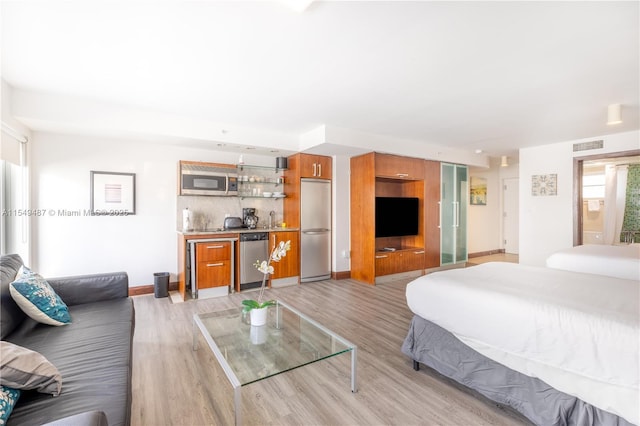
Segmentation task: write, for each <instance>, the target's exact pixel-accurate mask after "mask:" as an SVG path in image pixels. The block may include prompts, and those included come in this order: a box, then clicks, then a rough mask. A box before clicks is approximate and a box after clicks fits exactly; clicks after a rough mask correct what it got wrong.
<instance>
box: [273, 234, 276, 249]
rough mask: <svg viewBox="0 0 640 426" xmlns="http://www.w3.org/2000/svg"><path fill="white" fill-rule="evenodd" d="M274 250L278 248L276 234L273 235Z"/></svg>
mask: <svg viewBox="0 0 640 426" xmlns="http://www.w3.org/2000/svg"><path fill="white" fill-rule="evenodd" d="M273 248H276V234H273Z"/></svg>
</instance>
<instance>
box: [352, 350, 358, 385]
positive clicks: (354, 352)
mask: <svg viewBox="0 0 640 426" xmlns="http://www.w3.org/2000/svg"><path fill="white" fill-rule="evenodd" d="M357 358H358V348H357V347H356V346H354V347H353V349H351V392H358V383H357V371H356V370H357V365H356V363H357Z"/></svg>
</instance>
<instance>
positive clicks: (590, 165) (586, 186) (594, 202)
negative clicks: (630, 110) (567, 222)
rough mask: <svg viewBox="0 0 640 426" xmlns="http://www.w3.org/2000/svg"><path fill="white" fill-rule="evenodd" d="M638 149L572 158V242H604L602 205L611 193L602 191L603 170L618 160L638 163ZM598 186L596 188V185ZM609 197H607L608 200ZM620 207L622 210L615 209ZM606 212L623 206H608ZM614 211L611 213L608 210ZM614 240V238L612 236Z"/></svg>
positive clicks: (605, 205)
mask: <svg viewBox="0 0 640 426" xmlns="http://www.w3.org/2000/svg"><path fill="white" fill-rule="evenodd" d="M639 161H640V150H633V151H624V152H617V153H611V154H601V155H592V156H588V157H580V158H574V160H573V177H574V180H573V198H574V203H573V245H574V246H578V245H582V244H605V243H607V241H608V239H607V238H606V237H605V228H606V227H607V224H606V222H607V220H606V218H605V209H607V208H609V209H611V204H612V203H613V202H612V201H610V200H611V199H615V194H613V196H612V194H605V190H604V186H605V179H604V175H605V170H606V168H607V167H612V166H616V165H618V164H622V163H626V164H628V163H638V162H639ZM600 186H601V187H602V188H601V189H599V188H598V187H600ZM608 200H609V201H608ZM615 209H617V210H620V209H622V211H616V210H615ZM608 211H609V215H612V214H614V213H615V214H616V215H619V216H622V215H623V213H624V207H615V208H613V210H608ZM611 212H614V213H611ZM615 241H618V240H615Z"/></svg>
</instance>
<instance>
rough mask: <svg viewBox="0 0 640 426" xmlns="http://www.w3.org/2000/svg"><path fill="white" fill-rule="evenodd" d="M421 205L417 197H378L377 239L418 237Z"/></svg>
mask: <svg viewBox="0 0 640 426" xmlns="http://www.w3.org/2000/svg"><path fill="white" fill-rule="evenodd" d="M419 204H420V203H419V200H418V198H415V197H376V213H375V214H376V238H378V237H401V236H404V235H417V234H418V223H419V222H420V214H419V210H420V209H419Z"/></svg>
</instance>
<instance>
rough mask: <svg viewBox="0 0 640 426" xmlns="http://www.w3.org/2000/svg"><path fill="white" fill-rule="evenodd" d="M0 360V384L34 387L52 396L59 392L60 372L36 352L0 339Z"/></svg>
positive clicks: (60, 386)
mask: <svg viewBox="0 0 640 426" xmlns="http://www.w3.org/2000/svg"><path fill="white" fill-rule="evenodd" d="M0 360H2V361H1V363H2V364H1V365H0V385H3V386H7V387H10V388H14V389H36V390H37V391H38V392H42V393H49V394H52V395H53V396H57V395H59V394H60V391H61V390H62V376H61V375H60V372H59V371H58V369H57V368H56V367H55V366H54V365H53V364H51V363H50V362H49V361H48V360H47V359H46V358H45V357H44V356H42V355H41V354H39V353H38V352H35V351H32V350H31V349H27V348H23V347H22V346H18V345H14V344H13V343H9V342H6V341H0Z"/></svg>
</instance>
